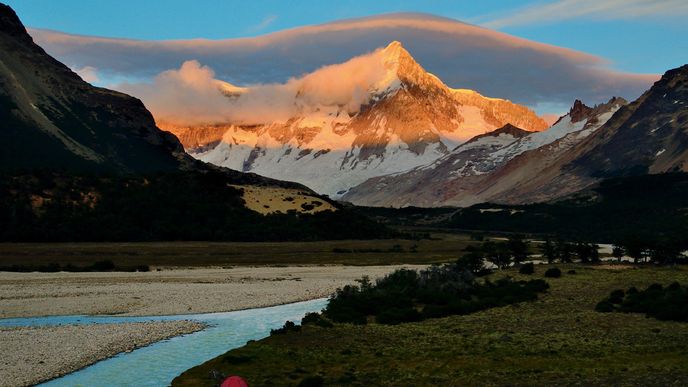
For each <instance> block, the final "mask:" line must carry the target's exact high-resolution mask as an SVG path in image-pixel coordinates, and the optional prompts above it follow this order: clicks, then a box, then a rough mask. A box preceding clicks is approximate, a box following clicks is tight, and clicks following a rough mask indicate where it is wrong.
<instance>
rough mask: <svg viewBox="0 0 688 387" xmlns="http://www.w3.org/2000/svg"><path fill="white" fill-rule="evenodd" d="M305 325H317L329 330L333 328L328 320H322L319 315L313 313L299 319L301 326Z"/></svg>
mask: <svg viewBox="0 0 688 387" xmlns="http://www.w3.org/2000/svg"><path fill="white" fill-rule="evenodd" d="M307 324H312V325H317V326H319V327H323V328H331V327H333V326H334V325H333V324H332V323H331V322H330V321H329V320H328V319H326V318H324V317H323V316H322V315H321V314H320V313H315V312H311V313H308V314H306V315H305V316H304V317H303V318H302V319H301V325H307Z"/></svg>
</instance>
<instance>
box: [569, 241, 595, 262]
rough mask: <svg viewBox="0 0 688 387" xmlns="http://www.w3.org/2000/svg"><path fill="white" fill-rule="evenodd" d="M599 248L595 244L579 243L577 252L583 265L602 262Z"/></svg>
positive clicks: (576, 247)
mask: <svg viewBox="0 0 688 387" xmlns="http://www.w3.org/2000/svg"><path fill="white" fill-rule="evenodd" d="M599 248H600V246H598V245H596V244H593V243H577V244H576V246H575V251H576V255H577V256H578V259H580V261H581V262H582V263H591V262H592V263H596V262H599V261H600V253H599V251H598V250H599Z"/></svg>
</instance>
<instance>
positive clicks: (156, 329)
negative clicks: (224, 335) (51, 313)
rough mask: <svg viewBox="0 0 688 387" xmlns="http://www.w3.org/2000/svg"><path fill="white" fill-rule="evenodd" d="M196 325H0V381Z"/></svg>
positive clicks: (85, 360) (69, 368) (10, 382)
mask: <svg viewBox="0 0 688 387" xmlns="http://www.w3.org/2000/svg"><path fill="white" fill-rule="evenodd" d="M202 328H203V325H202V324H200V323H197V322H191V321H170V322H145V323H129V324H97V325H63V326H55V327H36V328H0V348H2V361H0V386H27V385H33V384H36V383H39V382H41V381H45V380H48V379H52V378H55V377H58V376H61V375H64V374H67V373H70V372H73V371H76V370H78V369H81V368H83V367H85V366H87V365H90V364H93V363H95V362H97V361H99V360H102V359H105V358H108V357H111V356H114V355H116V354H118V353H120V352H125V351H130V350H133V349H135V348H138V347H143V346H146V345H148V344H151V343H154V342H156V341H160V340H164V339H167V338H170V337H174V336H178V335H182V334H186V333H191V332H195V331H198V330H200V329H202Z"/></svg>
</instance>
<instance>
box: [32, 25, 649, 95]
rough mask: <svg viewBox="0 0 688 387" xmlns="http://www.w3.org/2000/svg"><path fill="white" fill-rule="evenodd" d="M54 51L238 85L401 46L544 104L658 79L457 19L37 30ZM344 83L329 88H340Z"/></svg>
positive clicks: (634, 90) (281, 78)
mask: <svg viewBox="0 0 688 387" xmlns="http://www.w3.org/2000/svg"><path fill="white" fill-rule="evenodd" d="M30 33H31V35H32V36H33V37H34V39H35V41H36V42H37V43H38V44H39V45H41V46H42V47H44V48H45V49H46V51H48V52H49V53H50V54H52V55H53V56H55V57H56V58H58V59H59V60H61V61H63V62H65V63H66V64H67V65H69V66H70V67H72V68H74V69H81V68H85V67H86V66H90V67H92V68H96V69H98V76H99V77H100V78H101V84H102V83H103V82H104V81H103V80H105V79H108V78H110V79H127V78H129V79H153V78H154V77H155V76H156V75H158V74H160V73H161V72H164V71H167V70H169V69H178V68H180V66H181V65H182V63H184V62H186V61H188V60H197V61H199V62H200V63H202V64H203V65H205V66H209V67H210V68H212V69H213V70H214V72H215V77H216V78H217V79H221V80H224V81H227V82H230V83H232V84H236V85H241V86H244V85H252V84H271V83H282V84H286V83H288V82H289V80H290V79H292V78H298V77H301V76H302V75H303V74H306V73H310V72H313V71H314V70H316V69H318V68H321V67H322V66H325V65H329V64H332V63H342V62H345V61H347V60H348V59H350V58H352V57H354V56H357V55H362V54H364V53H367V52H371V51H373V50H374V49H375V48H377V47H384V46H386V45H387V44H388V43H389V42H391V41H394V40H398V41H400V42H402V43H403V45H404V47H405V48H406V49H407V50H408V51H409V52H410V53H411V55H413V57H414V58H415V59H416V60H417V61H418V62H419V63H420V64H421V65H422V66H423V67H425V68H426V69H427V70H428V71H429V72H431V73H433V74H435V75H437V76H438V77H439V78H441V79H442V80H443V81H444V82H445V83H446V84H447V85H449V86H450V87H454V88H469V89H473V90H477V91H479V92H480V93H482V94H484V95H487V96H491V97H499V98H507V99H510V100H512V101H514V102H517V103H521V104H526V105H530V106H535V105H537V104H542V103H550V104H552V103H561V104H564V105H570V104H571V103H572V101H573V100H575V99H577V98H579V99H582V100H584V101H585V102H586V103H589V104H592V103H598V102H603V101H606V100H608V99H609V97H610V96H613V95H616V96H621V97H624V98H627V99H633V98H635V97H637V96H638V95H640V94H641V93H642V92H643V91H644V90H646V89H647V88H648V87H649V86H650V85H651V84H652V82H653V81H655V80H657V79H658V78H659V75H656V74H649V75H648V74H631V73H623V72H619V71H615V70H614V69H613V68H612V67H611V66H610V64H609V63H608V62H607V61H605V60H604V59H603V58H600V57H597V56H594V55H590V54H586V53H583V52H579V51H574V50H569V49H565V48H561V47H556V46H551V45H547V44H542V43H537V42H533V41H529V40H525V39H521V38H517V37H514V36H510V35H507V34H504V33H501V32H497V31H493V30H489V29H486V28H482V27H478V26H474V25H469V24H465V23H461V22H458V21H456V20H452V19H446V18H441V17H435V16H429V15H424V14H389V15H382V16H375V17H368V18H360V19H349V20H342V21H338V22H333V23H328V24H322V25H315V26H306V27H299V28H294V29H290V30H284V31H281V32H276V33H272V34H268V35H263V36H258V37H253V38H241V39H225V40H203V39H197V40H174V41H140V40H126V39H109V38H99V37H88V36H77V35H69V34H64V33H59V32H54V31H46V30H36V29H32V30H30ZM337 78H338V77H332V78H331V79H330V81H332V82H338V79H337Z"/></svg>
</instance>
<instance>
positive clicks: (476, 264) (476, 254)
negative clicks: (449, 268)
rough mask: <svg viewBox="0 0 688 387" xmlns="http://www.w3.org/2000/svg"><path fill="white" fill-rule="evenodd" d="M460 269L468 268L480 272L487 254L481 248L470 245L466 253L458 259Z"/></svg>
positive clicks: (457, 263)
mask: <svg viewBox="0 0 688 387" xmlns="http://www.w3.org/2000/svg"><path fill="white" fill-rule="evenodd" d="M456 265H457V267H458V268H459V270H468V271H470V272H472V273H478V272H480V271H481V270H482V269H483V267H484V265H485V254H484V253H483V251H482V250H481V249H479V248H476V247H474V246H468V247H467V248H466V253H465V254H464V255H462V256H461V258H459V259H458V260H457V261H456Z"/></svg>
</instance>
